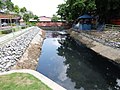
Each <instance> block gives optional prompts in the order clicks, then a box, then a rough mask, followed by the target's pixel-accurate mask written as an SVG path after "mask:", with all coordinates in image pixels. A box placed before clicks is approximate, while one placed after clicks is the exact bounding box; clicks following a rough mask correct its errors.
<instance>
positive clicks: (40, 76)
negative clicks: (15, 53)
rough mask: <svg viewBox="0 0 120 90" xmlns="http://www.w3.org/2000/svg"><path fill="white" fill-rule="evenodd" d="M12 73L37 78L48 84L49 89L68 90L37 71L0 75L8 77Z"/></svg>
mask: <svg viewBox="0 0 120 90" xmlns="http://www.w3.org/2000/svg"><path fill="white" fill-rule="evenodd" d="M12 73H28V74H31V75H33V76H34V77H36V78H37V79H39V80H41V81H42V82H43V83H44V84H46V85H47V86H48V87H50V88H51V89H52V90H67V89H65V88H63V87H62V86H60V85H59V84H57V83H55V82H54V81H52V80H51V79H49V78H47V77H46V76H44V75H43V74H41V73H39V72H37V71H35V70H29V69H21V70H11V71H8V72H3V73H0V75H7V74H12Z"/></svg>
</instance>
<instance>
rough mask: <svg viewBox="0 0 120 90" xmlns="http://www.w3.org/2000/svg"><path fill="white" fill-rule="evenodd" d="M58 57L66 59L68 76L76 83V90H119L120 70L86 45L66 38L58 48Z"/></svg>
mask: <svg viewBox="0 0 120 90" xmlns="http://www.w3.org/2000/svg"><path fill="white" fill-rule="evenodd" d="M57 50H58V55H59V56H62V57H65V59H66V60H65V61H64V63H65V65H69V68H67V72H66V73H67V76H68V77H69V78H71V81H72V82H75V88H76V89H80V88H81V87H84V89H85V90H94V89H95V90H96V89H97V90H98V89H101V90H114V89H115V90H119V89H120V82H118V80H119V79H118V78H120V73H119V70H120V69H119V68H118V67H117V66H114V65H113V64H112V63H111V62H108V61H107V59H106V58H104V57H101V56H99V55H98V54H96V53H95V52H92V51H91V50H89V49H88V48H86V47H85V46H84V45H82V44H80V46H79V45H77V44H76V42H75V41H73V40H71V39H70V38H66V40H65V41H64V43H63V44H62V43H61V46H60V47H58V49H57Z"/></svg>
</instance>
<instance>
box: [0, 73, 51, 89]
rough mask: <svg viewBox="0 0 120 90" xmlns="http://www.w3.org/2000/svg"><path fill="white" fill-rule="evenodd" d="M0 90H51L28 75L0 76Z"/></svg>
mask: <svg viewBox="0 0 120 90" xmlns="http://www.w3.org/2000/svg"><path fill="white" fill-rule="evenodd" d="M0 90H52V89H50V88H49V87H48V86H46V85H45V84H43V83H42V82H41V81H40V80H38V79H37V78H35V77H34V76H32V75H30V74H23V73H13V74H8V75H3V76H0Z"/></svg>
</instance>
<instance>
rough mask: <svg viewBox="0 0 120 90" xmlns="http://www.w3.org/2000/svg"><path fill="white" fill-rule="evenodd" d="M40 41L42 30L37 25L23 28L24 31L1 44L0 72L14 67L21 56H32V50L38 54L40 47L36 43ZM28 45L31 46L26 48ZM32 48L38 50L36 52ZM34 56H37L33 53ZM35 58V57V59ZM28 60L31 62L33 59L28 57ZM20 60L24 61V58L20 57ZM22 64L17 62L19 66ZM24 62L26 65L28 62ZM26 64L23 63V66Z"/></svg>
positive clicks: (41, 39)
mask: <svg viewBox="0 0 120 90" xmlns="http://www.w3.org/2000/svg"><path fill="white" fill-rule="evenodd" d="M39 34H40V35H39ZM38 36H40V37H39V38H38ZM35 37H37V39H35ZM42 41H43V33H42V30H41V29H40V28H38V27H31V28H27V29H25V32H24V33H22V34H20V35H19V36H17V37H14V38H13V39H12V40H10V41H9V42H7V43H6V44H4V45H2V46H1V47H0V72H6V71H10V70H11V69H12V68H13V67H15V66H16V65H17V63H19V62H20V61H21V59H22V58H23V57H24V58H25V57H26V58H27V59H30V56H32V54H31V53H32V52H33V51H34V53H35V52H36V53H37V54H39V53H40V52H39V51H40V47H37V46H38V45H37V44H38V43H40V44H42ZM32 42H34V43H32ZM36 42H38V43H36ZM28 47H31V48H29V49H28ZM33 47H34V48H33ZM35 48H36V49H35ZM37 48H38V49H37ZM31 49H32V51H31ZM34 49H35V50H38V52H37V51H35V50H34ZM26 52H27V53H30V54H29V56H25V54H26ZM26 55H28V54H26ZM32 57H33V56H32ZM32 57H31V58H32ZM34 57H37V58H38V55H36V54H35V56H34ZM34 57H33V58H34ZM37 58H35V59H36V60H37ZM30 60H31V61H30V62H32V63H33V62H34V59H30ZM22 61H24V60H23V59H22ZM24 63H25V62H24ZM22 64H23V63H22ZM22 64H19V65H21V66H20V67H23V65H22ZM26 64H27V65H28V64H30V63H29V62H26ZM26 64H24V65H25V66H24V67H26ZM36 65H37V63H36ZM30 66H31V64H30ZM30 66H29V67H30ZM14 69H17V68H14ZM29 69H30V68H29Z"/></svg>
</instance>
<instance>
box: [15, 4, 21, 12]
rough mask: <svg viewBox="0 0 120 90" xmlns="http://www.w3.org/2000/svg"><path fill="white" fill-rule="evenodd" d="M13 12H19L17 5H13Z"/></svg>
mask: <svg viewBox="0 0 120 90" xmlns="http://www.w3.org/2000/svg"><path fill="white" fill-rule="evenodd" d="M14 12H15V13H17V14H19V12H20V8H19V7H18V5H15V7H14Z"/></svg>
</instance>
